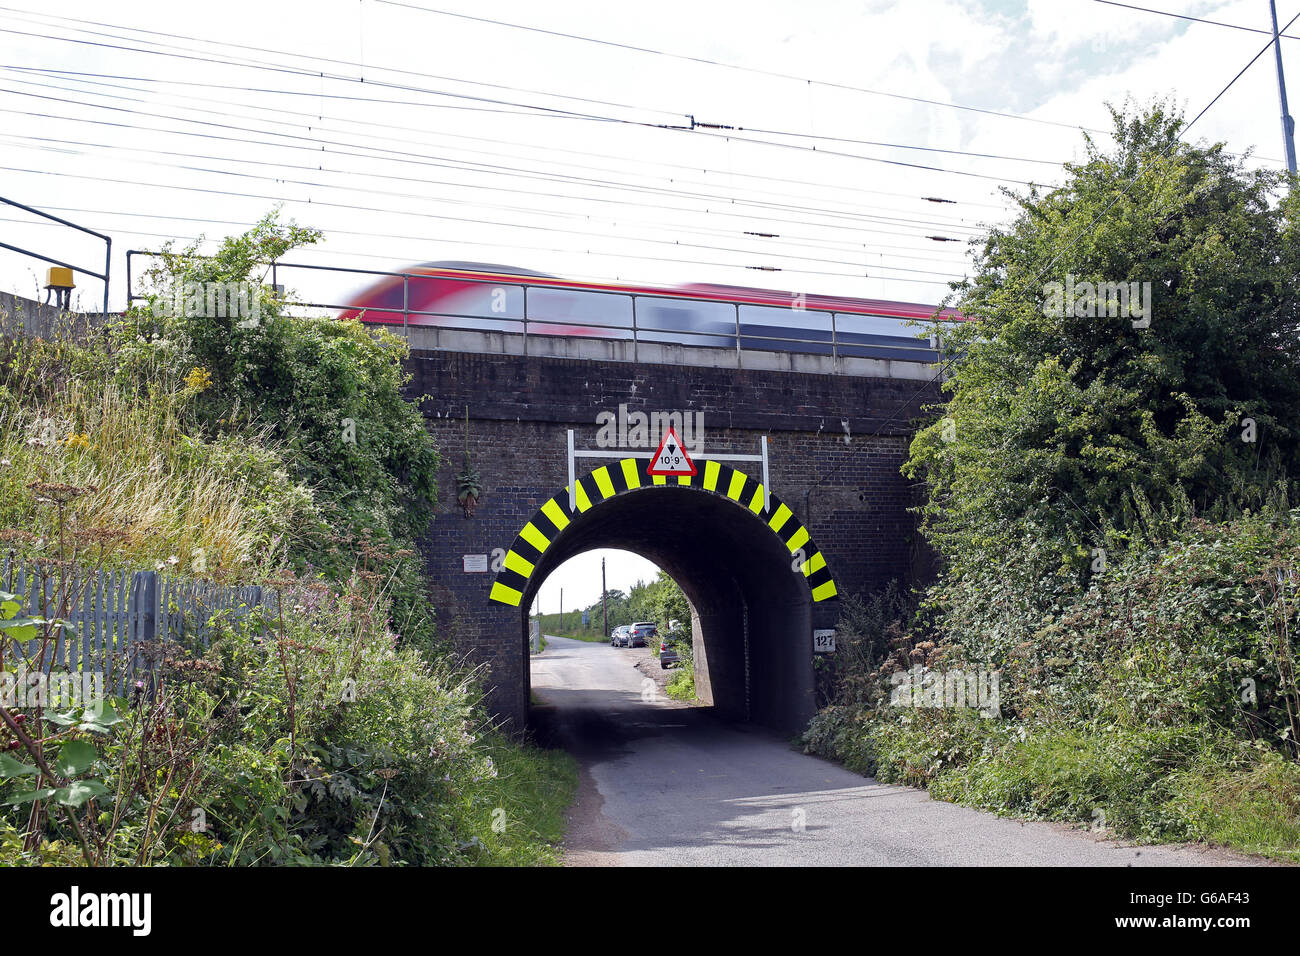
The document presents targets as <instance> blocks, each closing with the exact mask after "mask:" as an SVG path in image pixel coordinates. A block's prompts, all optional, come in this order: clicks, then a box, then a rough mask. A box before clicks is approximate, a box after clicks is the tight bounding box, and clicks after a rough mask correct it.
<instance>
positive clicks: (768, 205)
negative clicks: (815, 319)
mask: <svg viewBox="0 0 1300 956" xmlns="http://www.w3.org/2000/svg"><path fill="white" fill-rule="evenodd" d="M10 92H11V93H13V94H15V95H18V96H27V97H32V98H35V99H42V100H51V101H54V102H60V103H71V104H73V105H79V106H88V107H92V108H96V109H103V110H108V111H112V112H120V113H127V114H131V115H141V116H149V117H153V118H158V119H164V120H173V121H177V122H183V123H192V124H195V125H200V126H207V127H215V128H218V129H224V130H230V131H235V132H239V133H244V134H247V133H256V134H259V135H264V136H274V137H277V138H281V139H290V140H298V141H299V143H266V142H264V141H254V143H255V144H257V145H264V146H270V147H273V148H284V149H298V150H303V151H309V152H312V153H319V152H320V151H321V150H322V149H323V146H322V145H321V144H322V143H329V144H331V145H339V146H353V145H354V144H350V143H337V142H336V141H331V140H322V139H320V138H319V137H310V136H298V135H295V134H292V133H284V132H278V131H273V130H254V129H249V128H248V127H243V126H236V125H232V124H229V123H217V122H213V121H210V120H200V119H191V118H188V117H183V116H173V115H165V114H159V113H156V112H149V113H142V112H141V111H140V110H133V109H130V108H127V107H121V106H108V105H104V104H99V103H87V102H85V101H81V100H69V99H65V98H62V97H53V96H45V95H43V94H38V93H29V92H26V91H22V90H15V91H10ZM0 112H19V113H22V114H23V115H34V116H39V117H42V118H48V119H60V120H64V121H66V122H73V123H90V124H94V125H107V126H113V127H121V128H128V129H141V130H147V131H150V132H156V133H167V134H175V135H185V136H197V137H200V138H204V139H216V140H222V141H230V142H239V143H242V144H245V145H247V144H249V142H250V141H249V140H247V139H246V138H242V137H230V136H222V135H219V134H212V133H199V132H196V131H191V130H174V129H158V128H157V127H148V126H139V125H137V124H131V123H113V122H110V121H107V120H92V119H88V118H84V117H73V116H63V115H59V114H43V113H33V112H31V111H16V110H0ZM198 112H201V111H198ZM302 143H306V144H308V145H302ZM356 148H360V149H365V150H369V151H371V152H379V153H381V154H384V155H380V156H372V155H370V154H369V153H361V154H359V153H347V152H344V151H340V150H335V152H336V153H337V154H338V155H351V156H354V157H357V158H362V159H371V160H373V159H385V160H388V161H391V162H400V163H413V164H415V165H420V166H434V167H438V168H444V169H455V170H458V171H462V172H475V173H479V174H482V175H494V176H515V177H520V176H522V177H524V178H531V179H537V180H541V181H544V182H549V183H554V182H565V183H567V184H570V185H578V186H580V187H587V188H597V189H611V190H624V191H628V192H634V193H649V194H658V195H668V196H674V197H677V198H685V199H694V200H701V201H710V200H712V201H720V202H725V203H729V204H731V205H733V206H737V205H738V206H750V207H754V208H757V209H764V210H776V211H779V212H794V213H802V214H811V215H814V216H819V217H823V218H831V219H840V220H846V221H851V222H855V223H857V224H858V225H857V226H856V227H850V226H839V227H838V228H841V229H849V228H855V229H861V230H865V231H873V228H874V227H873V226H871V223H872V222H882V223H885V224H887V225H898V226H904V227H905V226H907V225H909V224H911V223H916V224H917V225H920V226H924V225H926V224H927V221H926V220H912V219H906V218H903V217H897V216H879V215H873V214H871V213H858V212H849V211H843V212H842V211H836V210H833V209H823V208H819V207H812V206H801V205H794V204H789V203H773V202H767V201H760V200H747V199H743V198H738V197H734V196H718V195H713V194H704V193H692V192H688V191H683V190H672V189H663V188H659V187H650V186H642V185H639V184H619V183H611V182H609V181H602V180H593V179H590V178H588V177H580V176H572V175H565V174H553V173H545V172H531V173H529V172H520V171H518V169H517V167H504V168H503V167H500V166H494V165H492V164H484V163H467V162H466V161H458V160H453V161H451V162H438V161H437V160H435V159H431V158H428V154H422V153H412V152H407V151H400V150H391V149H383V148H380V147H373V146H365V145H359V146H357V147H356ZM451 163H460V165H452V164H451ZM466 165H469V166H474V167H478V168H477V169H470V170H466V169H465V168H464V167H465V166H466ZM376 175H378V176H379V177H380V178H393V179H403V178H406V177H396V176H391V175H387V174H376ZM419 181H420V182H427V181H428V180H427V179H421V180H419ZM292 182H295V184H297V185H305V186H318V187H321V188H329V187H328V186H327V185H326V184H321V183H313V182H309V181H292ZM440 184H441V185H450V186H458V187H465V186H469V185H470V184H467V183H460V182H446V181H443V182H441V183H440ZM349 188H355V189H357V190H359V191H364V192H368V191H375V190H365V189H362V188H361V187H349ZM489 188H491V189H493V190H496V191H499V192H508V193H518V194H522V195H534V196H538V195H540V196H545V197H547V198H552V199H566V198H567V199H577V200H580V201H584V202H593V203H603V204H614V205H630V206H644V205H646V204H645V203H638V202H632V201H629V200H619V199H609V198H601V197H596V196H573V195H569V194H564V193H554V192H538V191H537V190H527V189H516V188H511V187H506V186H493V187H489ZM377 192H380V193H383V192H384V191H382V190H379V191H377ZM655 208H669V209H674V210H677V211H681V212H696V213H698V212H699V211H697V210H691V209H684V208H682V207H677V206H672V207H664V206H663V205H662V204H657V205H656V206H655ZM703 212H704V213H711V214H714V215H723V216H731V217H735V216H737V215H738V214H736V213H727V212H722V211H716V212H714V211H712V210H704V211H703ZM743 218H749V219H754V218H763V219H767V220H769V221H773V222H791V221H792V220H788V219H781V218H779V217H775V216H771V215H764V216H761V217H759V216H752V215H750V216H745V217H743ZM928 224H929V225H936V226H939V227H940V228H944V229H947V230H949V231H954V230H955V231H966V232H972V231H975V227H973V226H965V225H960V224H954V223H942V222H937V221H929V223H928ZM819 225H820V227H821V228H837V227H836V226H835V225H834V224H819ZM874 231H878V232H886V230H880V229H874ZM892 234H894V235H907V234H906V233H892Z"/></svg>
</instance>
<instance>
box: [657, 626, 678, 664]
mask: <svg viewBox="0 0 1300 956" xmlns="http://www.w3.org/2000/svg"><path fill="white" fill-rule="evenodd" d="M682 640H683V638H682V636H681V635H680V634H671V633H670V634H667V635H665V636H664V639H663V640H662V641H660V642H659V666H660V667H662V668H663V669H664V670H667V669H668V668H669V667H671V666H672V665H674V664H680V663H681V662H682V658H681V655H680V654H679V653H678V652H677V648H678V645H679V644H680V643H681V642H682Z"/></svg>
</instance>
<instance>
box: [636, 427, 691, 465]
mask: <svg viewBox="0 0 1300 956" xmlns="http://www.w3.org/2000/svg"><path fill="white" fill-rule="evenodd" d="M646 474H648V475H693V474H695V462H693V461H691V456H690V455H688V454H686V449H685V447H683V445H682V440H681V439H680V438H678V437H677V429H675V428H669V429H668V431H667V432H666V433H665V434H664V437H663V441H661V442H660V443H659V450H658V451H657V452H655V456H654V458H652V459H650V467H649V468H647V469H646Z"/></svg>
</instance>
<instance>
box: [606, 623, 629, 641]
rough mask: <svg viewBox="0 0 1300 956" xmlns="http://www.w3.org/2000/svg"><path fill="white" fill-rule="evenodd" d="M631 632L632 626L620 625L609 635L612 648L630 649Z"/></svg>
mask: <svg viewBox="0 0 1300 956" xmlns="http://www.w3.org/2000/svg"><path fill="white" fill-rule="evenodd" d="M631 630H632V626H631V625H630V624H620V625H619V626H618V627H616V628H614V630H612V631H611V632H610V634H609V643H610V645H611V646H612V647H629V646H630V644H629V641H630V636H629V634H628V632H629V631H631Z"/></svg>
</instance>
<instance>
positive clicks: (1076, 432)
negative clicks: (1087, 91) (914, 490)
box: [905, 104, 1300, 591]
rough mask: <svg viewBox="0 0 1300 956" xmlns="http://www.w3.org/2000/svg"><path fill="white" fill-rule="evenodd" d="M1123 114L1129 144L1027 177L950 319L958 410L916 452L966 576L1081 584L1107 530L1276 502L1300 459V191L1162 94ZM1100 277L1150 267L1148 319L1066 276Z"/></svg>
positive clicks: (940, 542) (934, 523)
mask: <svg viewBox="0 0 1300 956" xmlns="http://www.w3.org/2000/svg"><path fill="white" fill-rule="evenodd" d="M1112 115H1113V118H1114V124H1115V137H1116V142H1115V145H1114V147H1113V148H1112V149H1110V150H1102V149H1101V148H1100V147H1098V146H1097V145H1096V144H1095V143H1094V142H1093V141H1092V140H1091V139H1089V140H1088V141H1087V159H1086V161H1085V162H1083V163H1081V164H1078V165H1069V166H1067V168H1066V170H1067V177H1068V178H1067V181H1066V182H1065V184H1064V185H1062V186H1061V187H1059V188H1057V189H1053V190H1051V191H1048V192H1045V193H1044V192H1041V191H1039V190H1038V189H1031V190H1030V191H1029V192H1028V193H1027V194H1024V195H1017V196H1013V198H1014V199H1015V201H1016V202H1017V204H1018V206H1019V210H1020V211H1019V214H1018V216H1017V217H1016V219H1015V221H1014V222H1013V223H1012V224H1011V225H1010V226H1008V227H1007V228H1005V229H995V230H993V231H992V232H991V233H990V235H989V236H988V238H987V240H986V241H984V242H983V244H982V248H980V249H979V250H978V253H977V257H976V264H975V272H974V276H973V278H971V279H970V280H969V281H968V282H967V283H965V284H964V285H963V286H962V287H961V288H959V289H958V294H957V297H956V298H957V301H956V305H957V306H958V307H959V308H960V309H961V310H962V311H963V312H964V313H965V314H966V315H968V316H970V317H972V318H974V319H976V320H978V321H977V322H972V323H967V324H965V325H964V326H963V327H962V328H960V329H958V330H956V331H955V332H953V333H952V334H950V335H948V336H946V338H947V342H946V346H947V348H948V349H950V350H951V351H952V352H953V353H955V354H958V355H960V358H959V360H957V361H955V362H954V363H953V364H952V365H951V366H950V372H951V375H950V377H949V378H948V380H947V381H946V382H945V384H944V387H945V390H946V391H947V392H948V393H949V395H950V397H949V399H948V402H947V407H946V409H945V410H944V417H943V418H941V419H939V420H938V421H936V422H934V423H933V424H931V425H930V426H929V427H926V428H924V429H922V430H921V431H920V432H919V433H918V434H917V436H916V438H915V439H914V441H913V443H912V447H911V455H910V459H909V461H908V463H907V465H906V467H905V472H906V473H907V474H908V475H911V476H916V477H922V478H923V479H924V481H925V482H926V484H927V485H928V491H929V497H928V503H927V505H926V506H925V517H926V530H927V533H928V535H929V537H930V538H931V540H932V541H933V542H934V543H935V544H936V545H937V546H938V548H939V550H940V552H941V553H942V554H943V556H944V558H945V559H946V562H947V566H948V569H949V572H950V575H951V577H954V578H956V577H962V576H964V575H967V574H968V573H969V574H970V575H973V576H975V577H980V576H985V575H988V574H990V573H994V571H995V570H998V571H999V572H1000V573H1006V574H1011V575H1013V576H1014V575H1017V574H1018V575H1021V576H1022V578H1023V580H1022V581H1021V582H1020V583H1021V584H1022V585H1023V587H1024V588H1026V589H1028V590H1030V591H1032V590H1033V589H1034V588H1035V587H1037V585H1038V584H1039V582H1040V581H1041V580H1042V578H1043V577H1044V576H1045V575H1053V574H1056V576H1057V583H1058V584H1060V585H1063V586H1067V587H1069V586H1078V585H1079V584H1081V583H1082V581H1083V580H1084V579H1085V578H1086V575H1087V574H1088V573H1089V572H1090V570H1095V568H1096V563H1097V561H1098V558H1099V557H1103V559H1104V556H1103V555H1102V552H1101V551H1099V550H1095V549H1107V550H1109V551H1114V550H1115V549H1120V548H1123V547H1124V544H1125V542H1126V541H1127V540H1130V539H1131V538H1132V537H1133V536H1134V535H1140V534H1150V533H1151V532H1152V531H1153V530H1154V529H1153V527H1152V526H1153V524H1154V523H1155V522H1157V521H1158V520H1159V519H1161V518H1169V517H1176V516H1178V515H1182V514H1187V513H1189V512H1196V513H1199V514H1205V515H1210V516H1222V517H1228V516H1231V515H1232V514H1234V513H1237V512H1238V511H1239V510H1240V509H1241V508H1243V507H1247V506H1250V507H1258V506H1259V505H1260V504H1261V503H1263V501H1264V500H1265V499H1266V496H1267V495H1268V493H1269V491H1270V489H1272V488H1275V487H1276V486H1277V484H1278V482H1279V480H1283V479H1285V478H1286V477H1287V476H1288V475H1289V476H1291V477H1292V478H1294V476H1295V475H1296V473H1297V472H1296V462H1297V449H1298V448H1300V351H1298V350H1297V339H1296V332H1297V327H1298V326H1300V306H1298V304H1297V302H1296V298H1295V289H1296V285H1297V278H1298V277H1300V275H1298V274H1300V244H1298V243H1297V235H1296V228H1295V212H1296V208H1297V207H1296V203H1297V201H1298V200H1297V199H1296V198H1295V197H1294V196H1293V195H1291V194H1284V195H1279V191H1280V187H1282V186H1283V185H1284V184H1285V182H1286V181H1285V177H1284V176H1282V175H1280V174H1278V173H1274V172H1271V171H1266V170H1248V169H1246V167H1245V166H1244V164H1243V161H1242V160H1241V159H1239V158H1234V157H1232V156H1230V155H1229V154H1228V153H1226V152H1225V151H1224V149H1223V147H1222V145H1214V146H1196V145H1188V144H1185V143H1182V142H1180V141H1179V140H1178V138H1177V137H1178V133H1179V130H1180V129H1181V128H1182V125H1183V119H1182V117H1181V116H1180V115H1179V114H1178V113H1176V112H1173V111H1171V110H1169V109H1167V108H1166V107H1164V106H1163V105H1161V104H1156V105H1154V106H1153V107H1151V108H1149V109H1147V110H1145V111H1142V112H1133V111H1131V110H1126V111H1118V110H1113V109H1112ZM1084 282H1088V283H1094V284H1096V283H1126V284H1127V283H1134V282H1136V283H1149V284H1150V285H1149V289H1150V290H1151V291H1150V298H1149V300H1147V301H1149V302H1150V306H1151V308H1150V313H1149V326H1147V327H1145V328H1143V327H1140V326H1141V325H1142V322H1141V320H1140V319H1139V318H1137V317H1135V316H1133V315H1125V314H1122V313H1123V310H1122V309H1113V308H1110V307H1109V306H1110V303H1109V302H1107V301H1105V300H1103V301H1102V302H1101V303H1096V302H1094V303H1093V304H1092V305H1091V307H1090V304H1089V303H1088V301H1087V298H1086V295H1084V296H1076V300H1075V301H1074V302H1073V303H1071V302H1068V301H1066V302H1061V301H1060V298H1061V297H1060V294H1059V287H1054V286H1052V283H1060V284H1061V285H1062V286H1065V285H1067V284H1068V283H1072V284H1074V286H1075V288H1076V290H1077V289H1078V288H1079V286H1078V284H1079V283H1084ZM1139 288H1140V286H1139ZM1085 289H1086V287H1085ZM1081 300H1082V301H1081ZM1058 305H1059V306H1060V308H1057V306H1058ZM1071 305H1073V308H1071V307H1070V306H1071ZM1098 305H1100V306H1101V308H1098ZM1095 312H1100V313H1101V314H1094V313H1095ZM1111 312H1118V313H1120V314H1113V315H1112V314H1111ZM1246 419H1252V420H1253V422H1254V428H1253V432H1252V431H1251V428H1250V424H1249V423H1248V422H1247V421H1246ZM1243 436H1245V437H1247V438H1253V439H1254V440H1253V441H1250V440H1246V441H1243ZM1013 558H1014V560H1012V559H1013ZM1008 563H1012V564H1015V565H1016V567H1014V568H1009V569H1008V567H1007V566H1008ZM1049 590H1050V588H1049Z"/></svg>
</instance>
